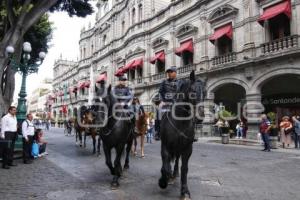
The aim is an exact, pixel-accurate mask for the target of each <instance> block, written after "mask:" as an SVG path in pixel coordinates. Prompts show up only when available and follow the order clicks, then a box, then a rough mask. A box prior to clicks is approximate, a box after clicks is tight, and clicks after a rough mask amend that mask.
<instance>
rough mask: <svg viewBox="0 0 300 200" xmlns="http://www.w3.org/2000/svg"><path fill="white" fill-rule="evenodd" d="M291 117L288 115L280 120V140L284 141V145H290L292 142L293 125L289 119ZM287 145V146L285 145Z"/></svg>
mask: <svg viewBox="0 0 300 200" xmlns="http://www.w3.org/2000/svg"><path fill="white" fill-rule="evenodd" d="M289 120H290V118H289V117H288V116H284V117H283V118H282V121H281V122H280V125H279V127H280V141H281V142H282V147H283V148H285V147H289V146H290V144H291V143H292V136H291V134H292V129H293V125H292V123H291V122H290V121H289ZM285 145H287V146H285Z"/></svg>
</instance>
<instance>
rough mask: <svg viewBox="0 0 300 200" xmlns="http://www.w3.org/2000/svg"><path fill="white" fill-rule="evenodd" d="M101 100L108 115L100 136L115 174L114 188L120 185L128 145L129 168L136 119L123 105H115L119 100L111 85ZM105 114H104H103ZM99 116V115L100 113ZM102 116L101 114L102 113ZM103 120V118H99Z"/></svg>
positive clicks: (127, 163)
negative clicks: (123, 156) (113, 150)
mask: <svg viewBox="0 0 300 200" xmlns="http://www.w3.org/2000/svg"><path fill="white" fill-rule="evenodd" d="M99 99H101V100H100V102H101V103H103V104H104V105H106V107H107V111H103V109H101V108H100V113H101V110H102V112H103V113H104V114H105V115H104V117H106V124H105V125H104V127H103V128H101V129H100V137H101V140H102V143H103V151H104V153H105V160H106V165H107V166H108V168H109V169H110V173H111V174H112V175H113V181H112V182H111V187H112V189H116V188H118V187H119V185H120V184H119V178H120V177H121V175H122V170H123V169H122V165H121V156H122V154H123V151H124V149H125V146H126V145H127V146H126V158H125V165H124V169H128V168H129V154H130V150H131V146H132V142H133V137H134V134H133V131H134V127H133V126H134V123H133V122H134V121H133V120H132V117H133V116H132V113H131V112H130V111H129V110H126V109H123V105H119V106H115V105H116V103H117V102H118V101H117V99H116V98H115V97H114V95H113V94H112V91H111V86H109V87H108V89H107V92H106V94H105V95H102V98H99ZM113 108H117V109H121V110H122V112H120V110H119V111H118V112H114V109H113ZM102 116H103V115H102ZM98 117H99V115H98ZM100 117H101V115H100ZM98 121H103V119H100V120H99V119H98ZM113 148H114V149H115V150H116V157H115V161H114V165H113V164H112V161H111V150H112V149H113Z"/></svg>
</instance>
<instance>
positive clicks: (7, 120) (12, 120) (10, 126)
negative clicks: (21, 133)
mask: <svg viewBox="0 0 300 200" xmlns="http://www.w3.org/2000/svg"><path fill="white" fill-rule="evenodd" d="M16 113H17V109H16V107H14V106H11V107H9V109H8V113H7V114H6V115H5V116H4V117H2V119H1V134H0V138H1V139H5V140H8V141H10V145H9V146H8V148H7V150H6V151H4V152H3V153H2V159H3V162H2V168H4V169H9V166H16V164H14V163H13V158H14V148H15V141H16V139H17V118H16Z"/></svg>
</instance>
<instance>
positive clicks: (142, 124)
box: [133, 113, 149, 158]
mask: <svg viewBox="0 0 300 200" xmlns="http://www.w3.org/2000/svg"><path fill="white" fill-rule="evenodd" d="M148 117H149V115H148V114H147V113H145V114H140V115H139V116H138V118H137V120H136V121H135V137H134V149H133V152H134V155H137V151H136V149H137V148H136V147H137V137H140V143H141V157H142V158H143V157H145V154H144V143H145V141H144V140H145V134H146V132H147V126H148V124H147V120H148Z"/></svg>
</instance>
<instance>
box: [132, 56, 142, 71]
mask: <svg viewBox="0 0 300 200" xmlns="http://www.w3.org/2000/svg"><path fill="white" fill-rule="evenodd" d="M143 63H144V60H143V58H140V59H136V60H134V63H133V64H132V67H133V69H136V68H142V67H143Z"/></svg>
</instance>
